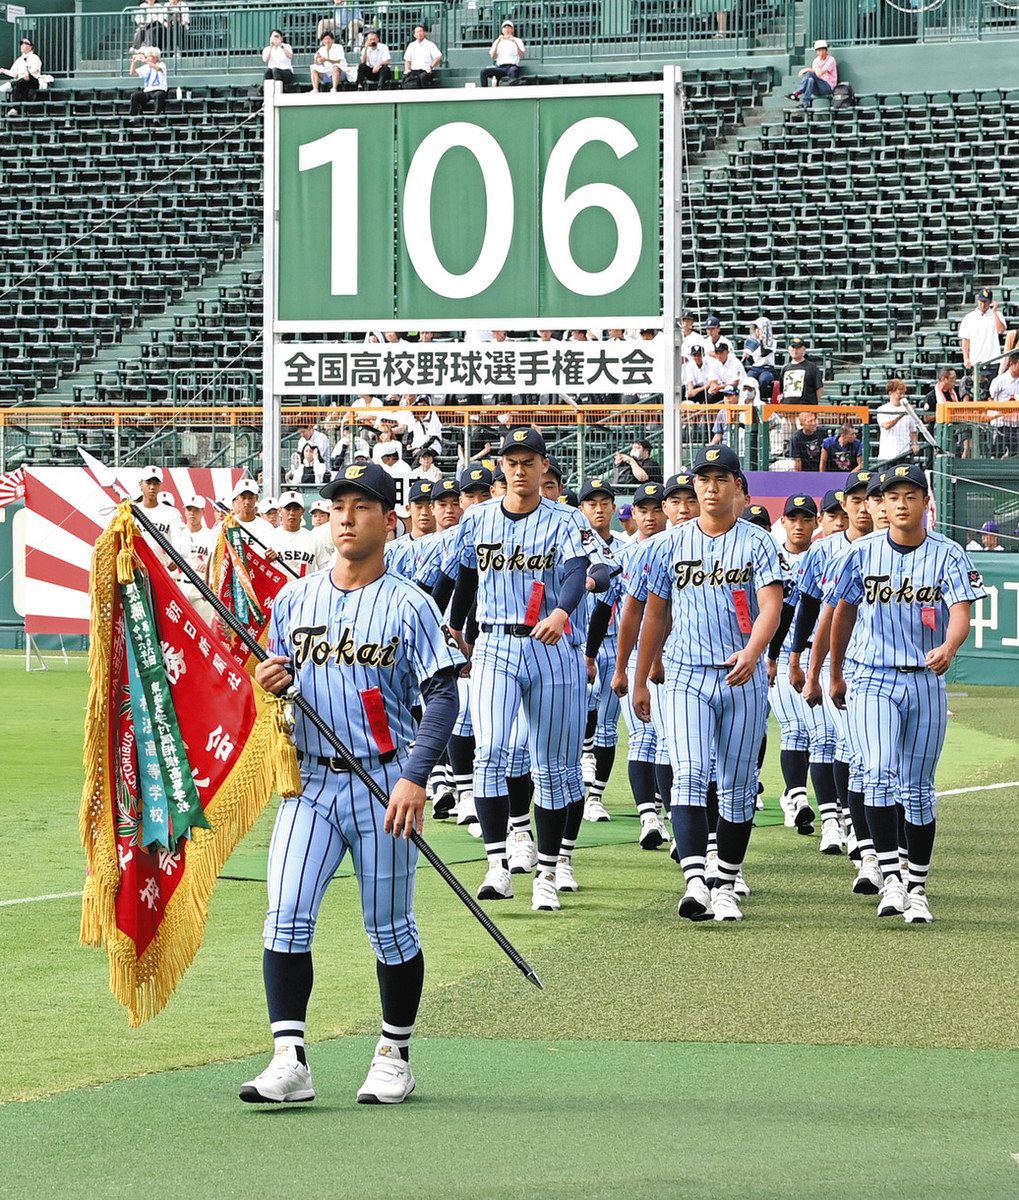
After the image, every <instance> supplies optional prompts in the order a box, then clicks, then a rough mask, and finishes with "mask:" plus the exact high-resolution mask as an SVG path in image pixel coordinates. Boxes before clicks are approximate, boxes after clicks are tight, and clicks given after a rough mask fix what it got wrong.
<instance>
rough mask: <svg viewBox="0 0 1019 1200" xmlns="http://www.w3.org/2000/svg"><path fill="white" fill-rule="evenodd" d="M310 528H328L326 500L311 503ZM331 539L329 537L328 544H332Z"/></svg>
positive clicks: (327, 505)
mask: <svg viewBox="0 0 1019 1200" xmlns="http://www.w3.org/2000/svg"><path fill="white" fill-rule="evenodd" d="M309 511H310V512H311V527H312V529H323V528H324V529H326V530H328V528H329V502H328V501H327V500H314V501H312V505H311V509H310V510H309ZM332 540H333V539H332V537H331V536H329V543H330V545H331V544H332Z"/></svg>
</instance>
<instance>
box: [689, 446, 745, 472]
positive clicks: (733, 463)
mask: <svg viewBox="0 0 1019 1200" xmlns="http://www.w3.org/2000/svg"><path fill="white" fill-rule="evenodd" d="M712 467H716V468H718V470H720V471H728V472H729V474H730V475H737V476H738V475H742V473H743V468H742V466H741V465H740V461H739V459H738V458H737V457H736V453H735V451H733V450H730V449H729V447H728V446H705V447H704V448H703V450H698V451H697V457H696V458H695V459H694V462H693V473H694V474H695V475H697V474H698V473H699V472H701V471H707V470H710V469H711V468H712Z"/></svg>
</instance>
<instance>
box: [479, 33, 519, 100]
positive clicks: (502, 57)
mask: <svg viewBox="0 0 1019 1200" xmlns="http://www.w3.org/2000/svg"><path fill="white" fill-rule="evenodd" d="M524 54H525V50H524V43H523V42H522V41H521V40H520V39H519V38H518V37H517V36H516V31H515V30H514V28H513V22H512V21H503V23H502V30H501V31H500V33H499V36H498V37H497V38H496V39H495V41H494V42H493V43H492V48H491V50H489V52H488V57H489V58H490V59H491V60H492V62H494V63H495V66H494V67H485V68H484V70H483V71H482V72H481V86H482V87H488V85H489V82H490V81H491V80H493V79H494V80H495V86H496V87H498V86H499V83H500V82H501V81H502V80H503V79H505V80H506V82H507V83H516V81H517V78H518V77H519V75H520V63H521V60H522V59H523V57H524Z"/></svg>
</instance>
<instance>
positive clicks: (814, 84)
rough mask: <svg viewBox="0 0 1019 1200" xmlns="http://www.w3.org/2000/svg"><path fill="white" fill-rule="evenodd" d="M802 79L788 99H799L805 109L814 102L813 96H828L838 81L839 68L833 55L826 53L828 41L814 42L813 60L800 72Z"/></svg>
mask: <svg viewBox="0 0 1019 1200" xmlns="http://www.w3.org/2000/svg"><path fill="white" fill-rule="evenodd" d="M800 79H801V80H802V81H803V82H802V83H801V84H800V86H799V87H798V88H797V89H796V91H795V92H790V93H789V99H790V100H799V102H800V103H801V104H802V105H803V108H804V111H806V110H807V109H808V108H810V106H811V105H812V104H813V103H814V97H815V96H830V95H831V94H832V92H833V91H834V90H835V85H836V84H837V83H838V81H839V68H838V63H836V61H835V59H834V57H833V56H832V55H831V54H829V53H828V43H827V42H825V41H820V42H815V43H814V61H813V62H812V63H811V64H810V66H809V67H804V68H803V70H802V71H801V72H800Z"/></svg>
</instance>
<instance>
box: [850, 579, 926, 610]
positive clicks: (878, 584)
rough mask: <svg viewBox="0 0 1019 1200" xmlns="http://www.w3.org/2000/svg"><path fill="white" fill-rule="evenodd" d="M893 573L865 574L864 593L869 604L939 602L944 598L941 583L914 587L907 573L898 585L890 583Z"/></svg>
mask: <svg viewBox="0 0 1019 1200" xmlns="http://www.w3.org/2000/svg"><path fill="white" fill-rule="evenodd" d="M890 579H891V575H865V576H864V577H863V594H864V596H865V598H866V600H867V603H868V604H938V603H939V602H940V601H941V599H942V592H941V584H940V583H935V584H931V585H930V586H929V587H916V588H915V587H913V581H912V579H910V577H909V576H908V575H907V576H906V578H905V579H903V581H902V583H900V584H899V586H898V587H892V586H891V584H890V583H889V580H890Z"/></svg>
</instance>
